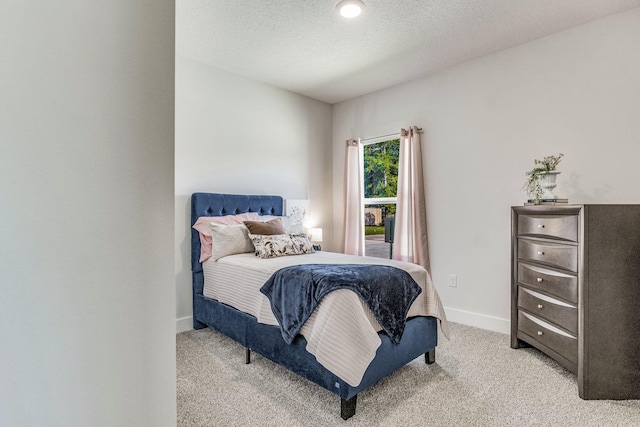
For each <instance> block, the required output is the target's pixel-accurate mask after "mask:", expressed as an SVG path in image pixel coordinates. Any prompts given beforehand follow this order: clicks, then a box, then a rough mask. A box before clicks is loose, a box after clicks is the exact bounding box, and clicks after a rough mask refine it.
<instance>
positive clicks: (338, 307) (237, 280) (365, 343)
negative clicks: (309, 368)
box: [202, 251, 449, 387]
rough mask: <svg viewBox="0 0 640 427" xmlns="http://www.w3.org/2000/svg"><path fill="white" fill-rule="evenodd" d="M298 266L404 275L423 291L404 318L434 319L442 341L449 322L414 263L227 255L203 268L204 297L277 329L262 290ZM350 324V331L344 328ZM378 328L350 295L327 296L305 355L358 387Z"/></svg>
mask: <svg viewBox="0 0 640 427" xmlns="http://www.w3.org/2000/svg"><path fill="white" fill-rule="evenodd" d="M297 264H383V265H391V266H395V267H398V268H402V269H403V270H405V271H407V272H408V273H409V274H410V275H411V276H412V277H413V279H414V280H415V281H416V283H418V285H420V287H421V288H422V293H421V294H420V295H419V296H418V298H416V300H415V301H414V303H413V305H412V306H411V308H410V309H409V314H408V317H412V316H433V317H436V318H438V319H439V320H440V326H441V329H442V332H443V334H444V335H445V336H447V337H448V335H449V328H448V324H447V319H446V316H445V313H444V309H443V307H442V303H441V302H440V298H439V297H438V294H437V293H436V290H435V288H434V287H433V283H432V281H431V277H430V275H429V274H428V273H427V271H426V270H425V269H424V268H422V267H421V266H418V265H416V264H410V263H406V262H402V261H393V260H385V259H380V258H371V257H358V256H353V255H345V254H338V253H333V252H325V251H319V252H316V253H313V254H307V255H296V256H284V257H278V258H270V259H260V258H258V257H256V256H255V255H254V254H253V253H246V254H238V255H230V256H226V257H223V258H220V259H218V260H217V261H214V260H213V259H209V260H207V261H205V262H204V263H203V264H202V267H203V271H204V292H203V294H204V296H206V297H208V298H212V299H215V300H218V301H220V302H222V303H225V304H227V305H230V306H232V307H234V308H236V309H238V310H240V311H243V312H245V313H247V314H251V315H252V316H254V317H256V319H257V320H258V322H260V323H266V324H269V325H278V322H277V321H276V319H275V317H274V316H273V313H272V312H271V307H270V305H269V300H268V299H267V297H266V296H264V295H263V294H262V293H261V292H260V288H261V287H262V285H264V283H265V282H266V281H267V280H268V279H269V277H271V275H272V274H273V273H274V272H276V271H277V270H279V269H281V268H283V267H287V266H289V265H297ZM345 325H349V328H348V329H347V328H345V327H344V326H345ZM380 330H381V328H380V325H379V324H378V322H377V321H376V320H375V318H374V316H373V314H372V313H371V310H369V308H368V307H367V306H366V305H365V304H364V303H363V302H362V301H361V300H360V298H359V297H358V296H357V295H356V294H355V293H354V292H352V291H349V290H346V289H343V290H338V291H334V292H331V293H329V294H327V295H326V296H325V297H324V299H323V300H322V301H321V303H320V304H319V305H318V307H317V308H316V310H315V311H314V313H313V314H312V315H311V317H310V318H309V320H308V321H307V322H306V323H305V325H304V326H303V328H302V330H301V334H302V335H303V336H304V337H305V339H306V340H307V351H309V353H311V354H313V355H314V356H315V357H316V359H317V360H318V362H319V363H320V364H321V365H322V366H324V367H325V368H327V369H328V370H329V371H331V372H333V373H334V374H335V375H337V376H338V377H340V378H341V379H343V380H344V381H345V382H346V383H348V384H350V385H352V386H354V387H356V386H357V385H358V384H360V381H361V380H362V376H363V375H364V372H365V371H366V369H367V367H368V366H369V363H371V360H373V358H374V357H375V354H376V351H377V349H378V347H379V346H380V344H381V341H380V338H379V337H378V333H377V332H378V331H380Z"/></svg>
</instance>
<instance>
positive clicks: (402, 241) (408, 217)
mask: <svg viewBox="0 0 640 427" xmlns="http://www.w3.org/2000/svg"><path fill="white" fill-rule="evenodd" d="M393 259H397V260H401V261H407V262H411V263H414V264H419V265H421V266H423V267H424V268H426V269H427V271H428V272H429V273H431V265H430V261H429V247H428V245H427V213H426V201H425V193H424V179H423V174H422V148H421V146H420V134H419V133H418V128H417V127H415V126H414V127H411V128H410V129H409V130H408V131H407V130H405V129H402V131H401V132H400V159H399V161H398V202H397V205H396V226H395V232H394V241H393Z"/></svg>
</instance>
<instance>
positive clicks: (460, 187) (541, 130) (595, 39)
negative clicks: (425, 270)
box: [333, 9, 640, 332]
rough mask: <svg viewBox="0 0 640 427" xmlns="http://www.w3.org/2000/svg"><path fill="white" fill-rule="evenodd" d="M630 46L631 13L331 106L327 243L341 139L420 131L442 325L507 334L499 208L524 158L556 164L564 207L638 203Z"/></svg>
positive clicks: (639, 86) (638, 130)
mask: <svg viewBox="0 0 640 427" xmlns="http://www.w3.org/2000/svg"><path fill="white" fill-rule="evenodd" d="M639 45H640V9H635V10H632V11H630V12H626V13H623V14H619V15H614V16H611V17H609V18H606V19H602V20H599V21H596V22H593V23H590V24H587V25H583V26H581V27H577V28H574V29H572V30H569V31H565V32H562V33H558V34H556V35H553V36H550V37H546V38H543V39H540V40H537V41H534V42H532V43H529V44H526V45H523V46H520V47H516V48H513V49H509V50H506V51H503V52H500V53H497V54H494V55H490V56H486V57H483V58H480V59H478V60H475V61H471V62H468V63H465V64H462V65H460V66H457V67H454V68H451V69H447V70H444V71H441V72H438V73H435V74H433V75H431V76H428V77H425V78H422V79H420V80H416V81H413V82H409V83H406V84H402V85H399V86H396V87H393V88H389V89H386V90H382V91H379V92H376V93H372V94H368V95H365V96H362V97H360V98H357V99H353V100H349V101H345V102H342V103H340V104H336V105H334V109H333V144H334V148H333V159H334V160H333V167H334V170H333V171H334V174H333V175H334V181H333V187H334V218H335V220H336V221H335V223H334V229H333V236H334V238H335V239H340V238H341V235H342V233H341V230H342V221H341V218H342V215H341V212H342V209H343V205H342V202H341V200H342V192H343V187H342V182H343V173H344V171H343V165H344V150H345V148H344V140H345V139H347V138H355V137H364V138H366V137H372V136H376V135H383V134H388V133H391V132H395V131H398V130H399V129H400V128H401V127H407V126H410V125H417V126H420V127H422V128H423V129H424V131H425V132H424V134H423V144H424V150H423V155H424V166H425V168H426V174H425V181H426V188H427V190H426V191H427V203H428V206H427V211H428V212H427V217H428V226H429V245H430V251H431V265H432V268H433V278H434V282H435V284H436V287H437V288H438V291H439V293H440V296H441V297H442V300H443V303H444V305H445V307H447V313H448V315H449V318H450V319H451V320H456V321H460V322H463V323H469V324H474V325H477V326H481V327H485V328H488V329H494V330H500V331H503V332H507V331H508V324H509V323H508V319H509V315H510V306H509V304H510V240H509V239H510V206H512V205H519V204H522V203H523V202H524V200H525V198H526V195H525V193H524V192H523V191H521V187H522V184H523V183H524V178H525V175H524V173H525V171H527V170H529V169H531V168H532V167H533V159H534V158H542V157H544V156H545V155H549V154H557V153H564V154H565V157H564V159H563V161H562V163H561V164H560V167H559V170H561V171H562V174H561V175H560V177H559V184H558V187H557V188H556V191H555V193H556V194H558V195H559V196H567V197H568V198H569V201H570V202H573V203H640V190H639V189H638V183H640V168H639V167H638V159H640V119H639V117H640V116H639V115H638V113H639V112H640V49H639V48H638V46H639ZM334 243H336V244H337V241H336V242H334ZM449 274H456V275H457V276H458V287H457V288H450V287H448V286H447V276H448V275H449Z"/></svg>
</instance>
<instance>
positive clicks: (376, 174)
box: [362, 139, 400, 258]
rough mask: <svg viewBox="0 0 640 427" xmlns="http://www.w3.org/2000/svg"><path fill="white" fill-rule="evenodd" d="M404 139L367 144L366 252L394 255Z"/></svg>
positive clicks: (365, 151)
mask: <svg viewBox="0 0 640 427" xmlns="http://www.w3.org/2000/svg"><path fill="white" fill-rule="evenodd" d="M399 155H400V139H392V140H385V141H379V140H378V141H374V142H371V143H365V144H364V145H363V157H364V159H363V160H364V163H363V165H364V167H363V169H362V170H363V174H364V176H363V179H362V182H363V183H364V209H363V211H364V229H365V255H367V256H375V257H378V258H391V255H392V253H391V243H392V242H393V219H394V217H395V213H396V203H397V191H398V158H399Z"/></svg>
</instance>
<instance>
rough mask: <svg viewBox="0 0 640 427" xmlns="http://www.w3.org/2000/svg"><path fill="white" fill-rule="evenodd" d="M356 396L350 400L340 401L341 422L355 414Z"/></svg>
mask: <svg viewBox="0 0 640 427" xmlns="http://www.w3.org/2000/svg"><path fill="white" fill-rule="evenodd" d="M357 400H358V395H357V394H356V395H355V396H353V397H352V398H351V399H349V400H347V399H340V416H341V417H342V419H343V420H347V419H349V418H351V417H353V416H354V415H355V414H356V401H357Z"/></svg>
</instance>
